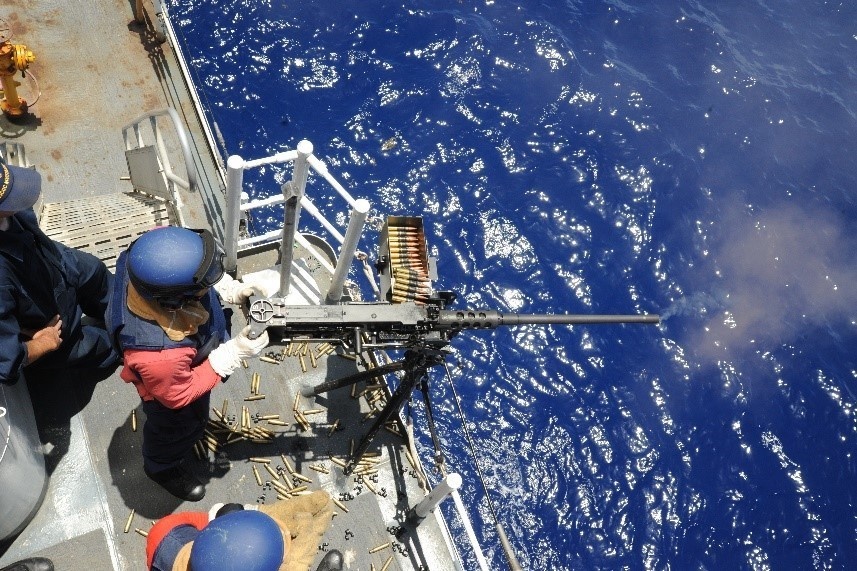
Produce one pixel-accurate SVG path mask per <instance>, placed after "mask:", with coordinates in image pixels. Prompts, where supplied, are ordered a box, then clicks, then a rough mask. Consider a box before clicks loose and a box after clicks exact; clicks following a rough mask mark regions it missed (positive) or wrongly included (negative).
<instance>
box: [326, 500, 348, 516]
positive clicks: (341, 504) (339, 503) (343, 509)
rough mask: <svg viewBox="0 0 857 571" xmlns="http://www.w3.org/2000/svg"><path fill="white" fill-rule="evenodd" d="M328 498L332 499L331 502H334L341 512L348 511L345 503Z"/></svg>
mask: <svg viewBox="0 0 857 571" xmlns="http://www.w3.org/2000/svg"><path fill="white" fill-rule="evenodd" d="M330 499H331V500H333V503H334V504H336V507H338V508H339V509H341V510H342V511H343V512H345V513H348V508H347V507H345V504H343V503H342V502H340V501H339V500H337V499H336V498H330Z"/></svg>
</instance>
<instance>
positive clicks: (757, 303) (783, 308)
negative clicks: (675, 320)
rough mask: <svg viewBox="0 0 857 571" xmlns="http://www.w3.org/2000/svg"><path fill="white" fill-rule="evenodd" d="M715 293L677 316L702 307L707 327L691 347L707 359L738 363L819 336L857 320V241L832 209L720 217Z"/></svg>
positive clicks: (788, 208) (785, 208)
mask: <svg viewBox="0 0 857 571" xmlns="http://www.w3.org/2000/svg"><path fill="white" fill-rule="evenodd" d="M720 220H721V221H722V224H723V226H722V227H721V228H720V236H721V238H720V239H719V243H717V244H716V245H715V246H714V247H713V248H712V252H711V256H710V259H712V261H713V264H714V271H715V275H716V277H715V279H714V280H713V281H709V285H708V291H703V292H699V293H697V294H695V296H693V297H692V298H690V299H687V300H685V302H684V304H685V306H684V307H682V306H681V304H679V306H678V307H675V308H671V309H670V310H669V313H668V315H669V314H682V313H687V311H688V310H689V309H696V310H697V316H699V317H702V319H703V324H702V327H699V328H695V331H694V333H693V334H691V337H690V339H689V340H688V343H689V347H690V348H691V349H692V350H693V351H695V352H696V353H697V356H698V357H700V358H703V359H711V360H733V359H735V358H737V357H738V356H739V355H744V354H746V352H747V351H753V352H755V351H767V350H771V349H773V348H775V347H777V346H780V345H782V344H787V343H791V342H794V341H796V340H798V339H799V338H800V337H801V336H803V335H807V334H809V335H813V334H815V335H817V334H819V333H818V332H819V331H820V330H824V329H826V327H827V326H829V325H833V324H846V323H847V324H849V325H848V326H851V327H853V326H854V320H855V318H856V317H857V288H855V287H854V284H855V283H857V266H855V264H854V261H855V256H854V246H855V240H854V239H853V238H852V237H851V236H850V235H849V234H848V233H847V227H846V223H845V221H844V220H843V219H842V217H841V216H840V215H839V214H838V213H837V212H834V211H833V210H830V209H828V208H817V207H811V206H806V207H803V206H802V207H798V206H795V205H780V206H776V207H772V208H765V209H760V210H758V211H757V212H749V213H748V209H743V210H737V209H736V210H735V211H733V212H724V213H721V215H720Z"/></svg>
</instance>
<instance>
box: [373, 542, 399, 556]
mask: <svg viewBox="0 0 857 571" xmlns="http://www.w3.org/2000/svg"><path fill="white" fill-rule="evenodd" d="M391 545H393V542H391V541H388V542H387V543H385V544H383V545H379V546H378V547H373V548H372V549H370V550H369V553H378V552H379V551H381V550H382V549H387V548H388V547H390V546H391Z"/></svg>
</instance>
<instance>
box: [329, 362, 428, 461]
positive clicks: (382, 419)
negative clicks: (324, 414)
mask: <svg viewBox="0 0 857 571" xmlns="http://www.w3.org/2000/svg"><path fill="white" fill-rule="evenodd" d="M425 374H426V370H425V369H420V370H419V371H413V370H409V371H407V372H406V373H405V378H404V379H403V380H402V382H401V383H400V384H399V386H398V387H397V388H396V390H395V392H393V395H392V396H391V397H390V401H389V402H388V403H387V405H386V406H385V407H384V408H383V409H382V410H381V412H380V413H378V418H376V419H375V422H374V423H372V427H371V428H369V432H367V433H366V435H365V436H364V437H363V439H362V440H361V441H360V444H359V445H358V446H357V448H355V449H354V453H353V454H352V455H351V456H350V457H349V458H348V463H347V464H346V465H345V468H343V469H342V471H343V472H344V473H345V475H346V476H348V475H350V474H351V472H353V471H354V465H355V464H356V463H357V462H358V461H359V460H360V458H361V457H362V456H363V453H364V452H366V450H367V449H368V448H369V445H370V444H372V439H374V438H375V435H376V434H378V432H379V431H380V430H381V428H383V427H384V423H386V422H387V421H388V420H390V418H391V417H392V416H393V415H394V414H396V413H398V412H399V411H400V410H401V409H402V406H403V405H404V404H405V401H406V400H408V398H410V396H411V393H412V392H413V390H414V387H415V386H416V385H417V382H418V381H419V380H420V378H422V376H423V375H425Z"/></svg>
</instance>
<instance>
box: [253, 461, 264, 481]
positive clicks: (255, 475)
mask: <svg viewBox="0 0 857 571" xmlns="http://www.w3.org/2000/svg"><path fill="white" fill-rule="evenodd" d="M253 476H254V477H255V478H256V483H257V484H259V485H260V486H261V485H262V476H261V475H259V469H258V468H257V467H256V465H255V464H253Z"/></svg>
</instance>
